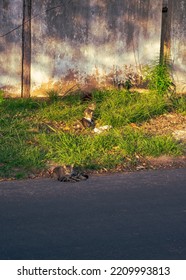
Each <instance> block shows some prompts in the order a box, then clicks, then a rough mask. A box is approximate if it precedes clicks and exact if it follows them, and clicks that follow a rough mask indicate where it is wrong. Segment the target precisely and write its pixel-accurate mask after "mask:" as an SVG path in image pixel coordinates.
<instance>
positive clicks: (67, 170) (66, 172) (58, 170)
mask: <svg viewBox="0 0 186 280" xmlns="http://www.w3.org/2000/svg"><path fill="white" fill-rule="evenodd" d="M53 177H54V178H56V179H57V180H58V181H60V182H79V181H82V180H87V179H88V175H87V174H85V173H84V172H79V171H77V170H76V169H75V168H74V165H73V164H71V165H61V166H57V167H55V168H54V170H53Z"/></svg>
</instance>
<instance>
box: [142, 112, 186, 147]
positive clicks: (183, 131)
mask: <svg viewBox="0 0 186 280" xmlns="http://www.w3.org/2000/svg"><path fill="white" fill-rule="evenodd" d="M141 128H142V129H144V131H145V132H147V133H149V134H152V135H171V136H173V137H174V138H175V139H176V140H178V141H182V142H186V116H184V115H182V114H179V113H168V114H164V115H161V116H158V117H156V118H154V119H151V120H149V121H148V122H146V123H144V124H143V125H142V126H141Z"/></svg>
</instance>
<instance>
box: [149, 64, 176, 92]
mask: <svg viewBox="0 0 186 280" xmlns="http://www.w3.org/2000/svg"><path fill="white" fill-rule="evenodd" d="M145 72H146V73H145V78H144V80H145V81H147V82H148V87H149V89H150V90H155V91H156V92H157V93H158V94H160V95H164V94H167V95H168V96H169V97H170V95H172V93H174V91H175V85H174V83H173V79H172V77H171V65H170V63H169V61H164V62H156V61H155V62H154V63H153V64H152V66H147V67H146V69H145Z"/></svg>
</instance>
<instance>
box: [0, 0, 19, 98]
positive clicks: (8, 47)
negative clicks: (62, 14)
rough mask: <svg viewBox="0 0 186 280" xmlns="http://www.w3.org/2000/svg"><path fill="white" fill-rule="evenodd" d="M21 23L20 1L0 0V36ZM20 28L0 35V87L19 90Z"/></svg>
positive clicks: (16, 91) (13, 90) (14, 91)
mask: <svg viewBox="0 0 186 280" xmlns="http://www.w3.org/2000/svg"><path fill="white" fill-rule="evenodd" d="M20 24H22V1H21V0H13V1H11V0H0V36H2V35H3V34H6V33H8V32H9V31H10V30H12V29H14V28H16V27H17V26H19V25H20ZM20 82H21V29H20V28H19V29H16V30H15V31H14V32H12V33H10V34H7V36H5V37H0V88H1V87H3V88H6V89H7V90H8V91H10V92H13V93H15V94H16V93H18V94H19V92H20Z"/></svg>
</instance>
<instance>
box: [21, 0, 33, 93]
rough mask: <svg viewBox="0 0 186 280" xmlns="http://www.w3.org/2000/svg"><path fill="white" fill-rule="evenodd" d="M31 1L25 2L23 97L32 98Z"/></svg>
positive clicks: (26, 0)
mask: <svg viewBox="0 0 186 280" xmlns="http://www.w3.org/2000/svg"><path fill="white" fill-rule="evenodd" d="M31 2H32V1H31V0H23V27H22V75H21V97H23V98H29V97H30V84H31V9H32V6H31V4H32V3H31Z"/></svg>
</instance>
